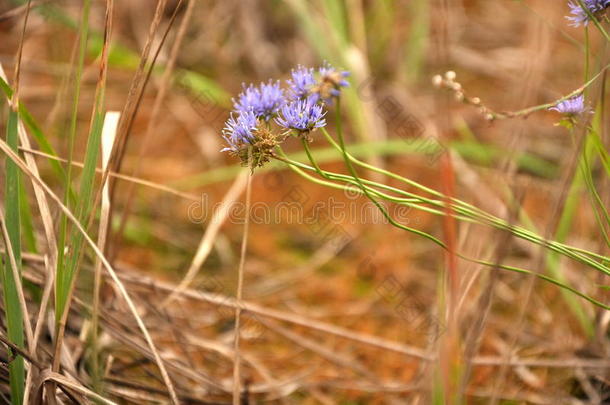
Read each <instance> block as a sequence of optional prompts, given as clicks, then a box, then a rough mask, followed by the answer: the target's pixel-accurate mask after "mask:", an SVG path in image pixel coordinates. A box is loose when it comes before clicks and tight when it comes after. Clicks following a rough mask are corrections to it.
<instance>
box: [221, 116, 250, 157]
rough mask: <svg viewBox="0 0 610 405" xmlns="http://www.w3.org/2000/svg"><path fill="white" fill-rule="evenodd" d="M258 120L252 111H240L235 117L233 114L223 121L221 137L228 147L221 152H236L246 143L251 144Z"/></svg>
mask: <svg viewBox="0 0 610 405" xmlns="http://www.w3.org/2000/svg"><path fill="white" fill-rule="evenodd" d="M257 126H258V121H257V119H256V115H254V112H252V111H245V112H242V113H240V114H239V115H238V116H237V118H234V116H233V114H231V116H230V117H229V119H228V120H227V122H226V123H225V127H224V128H223V130H222V137H223V138H224V139H225V141H227V144H228V145H229V146H228V147H226V148H224V149H222V150H221V152H225V151H231V152H235V153H237V152H238V151H239V150H240V149H241V148H243V146H244V145H246V144H251V143H252V141H253V140H254V132H256V129H257Z"/></svg>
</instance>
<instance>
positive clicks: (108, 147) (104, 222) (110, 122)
mask: <svg viewBox="0 0 610 405" xmlns="http://www.w3.org/2000/svg"><path fill="white" fill-rule="evenodd" d="M119 118H120V113H119V112H116V111H109V112H107V113H106V117H105V119H104V127H103V129H102V170H106V169H107V168H108V162H109V160H110V153H112V148H113V147H114V140H115V136H116V129H117V126H118V123H119ZM101 187H102V207H101V214H100V225H99V233H98V237H97V245H98V247H99V249H100V251H102V252H103V251H104V248H105V246H106V236H107V231H108V222H109V220H110V191H109V189H108V181H106V182H105V183H103V184H102V185H101ZM101 284H102V263H101V262H100V261H99V260H97V261H96V263H95V269H94V282H93V311H92V313H91V346H92V352H93V353H92V358H93V374H94V378H93V380H94V384H96V385H98V384H99V382H100V377H101V376H100V374H99V371H100V368H99V358H98V357H99V352H98V342H97V334H98V325H99V309H100V289H101Z"/></svg>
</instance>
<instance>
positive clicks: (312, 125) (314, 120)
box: [275, 98, 326, 133]
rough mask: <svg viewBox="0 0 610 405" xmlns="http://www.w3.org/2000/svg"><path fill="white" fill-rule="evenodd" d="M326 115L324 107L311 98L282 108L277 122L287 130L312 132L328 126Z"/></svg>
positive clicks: (296, 101)
mask: <svg viewBox="0 0 610 405" xmlns="http://www.w3.org/2000/svg"><path fill="white" fill-rule="evenodd" d="M325 114H326V112H324V111H323V110H322V106H321V105H320V104H317V103H316V102H314V101H313V100H312V99H311V98H307V99H304V100H294V101H292V102H290V103H288V104H286V105H285V106H284V107H282V109H281V110H280V115H279V117H278V118H276V119H275V122H276V123H277V124H278V125H279V126H281V127H284V128H286V129H293V130H296V131H299V132H301V133H303V132H310V131H312V130H314V129H316V128H322V127H323V126H325V125H326V120H325V119H324V115H325Z"/></svg>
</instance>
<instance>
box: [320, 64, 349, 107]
mask: <svg viewBox="0 0 610 405" xmlns="http://www.w3.org/2000/svg"><path fill="white" fill-rule="evenodd" d="M318 72H319V73H320V85H319V86H317V93H318V94H320V98H322V100H324V102H325V103H326V104H332V99H333V97H339V96H340V95H341V88H342V87H348V86H349V82H348V81H347V80H345V78H346V77H348V76H349V75H350V73H349V72H348V71H346V70H343V71H339V70H337V69H335V68H334V67H333V66H331V65H330V64H329V63H328V62H324V65H323V66H322V67H320V68H319V69H318Z"/></svg>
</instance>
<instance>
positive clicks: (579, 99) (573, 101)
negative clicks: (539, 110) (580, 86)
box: [549, 94, 589, 115]
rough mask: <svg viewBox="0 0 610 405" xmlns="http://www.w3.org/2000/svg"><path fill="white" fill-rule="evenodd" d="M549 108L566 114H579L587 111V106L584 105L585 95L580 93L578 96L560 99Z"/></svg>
mask: <svg viewBox="0 0 610 405" xmlns="http://www.w3.org/2000/svg"><path fill="white" fill-rule="evenodd" d="M549 110H552V111H557V112H560V113H562V114H566V115H579V114H583V113H585V112H587V111H589V108H588V107H586V106H585V96H584V95H582V94H581V95H580V96H575V97H572V98H569V99H567V100H564V101H561V102H559V103H557V105H555V107H551V108H549Z"/></svg>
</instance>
